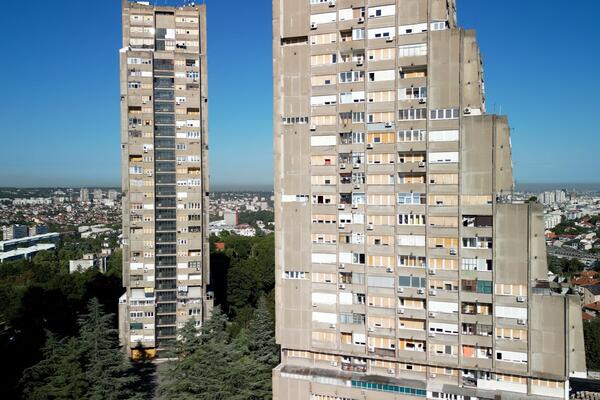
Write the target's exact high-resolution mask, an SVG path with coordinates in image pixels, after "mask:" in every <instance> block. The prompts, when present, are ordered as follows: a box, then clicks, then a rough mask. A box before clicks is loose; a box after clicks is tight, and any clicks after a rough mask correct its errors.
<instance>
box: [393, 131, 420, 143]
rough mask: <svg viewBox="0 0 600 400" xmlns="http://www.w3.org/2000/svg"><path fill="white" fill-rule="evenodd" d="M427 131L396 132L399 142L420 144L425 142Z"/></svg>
mask: <svg viewBox="0 0 600 400" xmlns="http://www.w3.org/2000/svg"><path fill="white" fill-rule="evenodd" d="M426 135H427V131H424V130H407V131H399V132H398V141H399V142H422V141H424V140H425V136H426Z"/></svg>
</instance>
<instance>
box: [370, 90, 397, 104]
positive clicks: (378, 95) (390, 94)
mask: <svg viewBox="0 0 600 400" xmlns="http://www.w3.org/2000/svg"><path fill="white" fill-rule="evenodd" d="M368 97H369V103H381V102H388V101H394V100H395V96H394V91H393V90H386V91H379V92H369V96H368Z"/></svg>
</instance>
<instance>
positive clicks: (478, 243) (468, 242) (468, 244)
mask: <svg viewBox="0 0 600 400" xmlns="http://www.w3.org/2000/svg"><path fill="white" fill-rule="evenodd" d="M462 247H463V248H467V249H491V248H492V238H491V237H481V236H477V237H474V238H473V237H466V238H463V239H462Z"/></svg>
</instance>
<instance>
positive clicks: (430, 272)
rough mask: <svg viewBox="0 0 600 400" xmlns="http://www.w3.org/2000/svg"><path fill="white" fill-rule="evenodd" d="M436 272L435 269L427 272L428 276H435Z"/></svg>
mask: <svg viewBox="0 0 600 400" xmlns="http://www.w3.org/2000/svg"><path fill="white" fill-rule="evenodd" d="M436 273H437V272H436V271H435V269H430V270H429V275H435V274H436Z"/></svg>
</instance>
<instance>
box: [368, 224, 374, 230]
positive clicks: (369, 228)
mask: <svg viewBox="0 0 600 400" xmlns="http://www.w3.org/2000/svg"><path fill="white" fill-rule="evenodd" d="M373 228H374V226H373V224H371V223H369V224H367V230H368V231H372V230H373Z"/></svg>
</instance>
